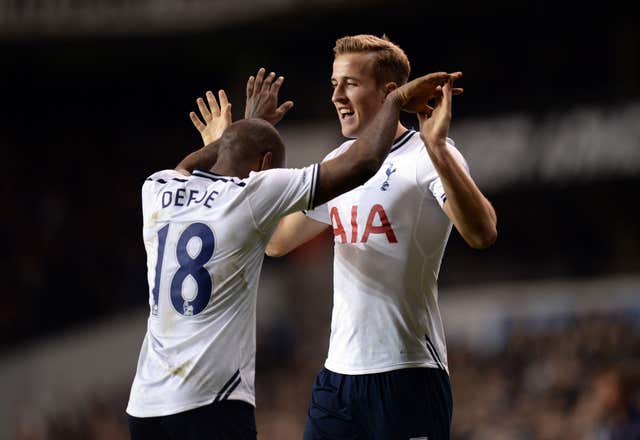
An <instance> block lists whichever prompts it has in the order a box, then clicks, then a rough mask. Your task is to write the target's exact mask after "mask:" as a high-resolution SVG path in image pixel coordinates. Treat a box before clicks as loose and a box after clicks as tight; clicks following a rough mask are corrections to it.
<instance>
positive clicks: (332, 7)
mask: <svg viewBox="0 0 640 440" xmlns="http://www.w3.org/2000/svg"><path fill="white" fill-rule="evenodd" d="M639 18H640V16H639V15H638V13H636V12H633V10H631V9H628V8H626V7H625V6H624V5H623V4H622V3H620V4H618V3H616V2H609V3H599V4H597V5H594V6H591V5H590V4H589V3H588V2H573V3H566V2H561V1H560V2H551V1H543V0H540V1H531V2H515V1H506V0H504V1H503V0H493V1H489V2H475V1H470V0H460V1H457V2H451V3H450V4H437V3H433V2H409V1H406V0H396V1H394V2H392V3H391V2H382V1H375V0H351V1H350V2H339V1H336V0H322V1H319V0H307V1H300V0H260V1H250V0H235V1H233V2H226V1H220V0H217V1H213V0H212V1H205V0H139V1H133V0H2V1H0V54H1V55H2V56H1V57H0V66H1V70H0V71H1V73H0V75H1V79H2V80H1V81H0V97H1V99H0V105H1V106H2V108H3V111H2V118H0V127H1V129H0V133H1V137H0V142H1V144H2V151H3V154H4V163H5V166H4V171H3V172H4V178H3V183H2V191H1V193H0V194H1V196H2V200H4V205H3V206H4V208H3V212H4V214H3V215H2V216H0V222H1V225H2V228H3V231H4V233H3V246H2V250H0V252H2V253H3V255H4V256H3V264H2V265H0V274H1V276H2V279H3V282H2V295H0V314H1V315H0V316H1V318H2V319H0V330H1V331H0V341H1V342H0V344H1V345H0V384H1V390H2V393H1V397H0V439H20V440H26V439H30V440H41V439H72V440H75V439H125V438H127V431H126V419H125V415H124V408H125V406H126V401H127V398H128V391H129V386H130V384H131V380H132V377H133V374H134V371H135V365H136V361H137V355H138V350H139V347H140V343H141V341H142V337H143V335H144V329H145V320H146V316H147V313H148V305H147V286H146V277H145V273H146V272H145V270H146V265H145V257H144V249H143V246H142V240H141V236H140V235H141V234H140V232H141V212H140V201H139V189H140V186H141V184H142V182H143V180H144V178H145V177H146V176H147V175H148V174H150V173H151V172H153V171H155V170H158V169H163V168H169V167H173V166H174V165H175V164H176V163H177V161H178V159H179V158H180V157H182V156H183V155H185V154H186V153H188V152H190V151H191V150H193V149H194V148H196V147H198V146H199V143H200V139H199V136H198V133H197V132H196V131H195V130H194V129H193V127H192V126H191V123H190V121H189V118H188V112H189V111H190V110H192V109H195V98H196V97H197V96H200V95H202V94H203V92H204V91H205V90H207V89H213V90H216V89H218V88H225V89H226V90H227V91H228V92H229V94H230V97H231V100H232V102H233V103H234V116H235V118H240V117H241V116H242V111H243V108H244V102H243V98H244V83H245V80H246V78H247V77H248V76H249V75H250V74H253V73H255V71H256V70H257V69H258V67H260V66H264V67H266V68H267V69H270V70H275V71H276V72H277V73H279V74H283V75H285V77H286V81H285V85H284V87H283V90H282V93H281V96H282V98H284V99H293V100H294V101H295V103H296V106H295V108H294V109H293V110H292V112H291V113H290V114H289V116H288V117H287V118H286V119H285V120H284V121H283V122H282V123H281V124H280V126H279V128H280V130H281V132H282V134H283V136H284V137H285V140H286V142H287V144H288V148H289V150H288V151H289V152H288V154H289V156H288V160H289V165H291V166H299V165H303V164H307V163H310V162H312V161H317V160H320V159H321V158H322V157H323V156H324V154H326V153H327V152H328V151H330V150H331V149H332V148H333V147H334V146H336V145H337V144H338V143H339V142H341V138H340V133H339V126H338V123H337V121H336V120H335V116H334V110H333V108H332V105H331V103H330V100H329V96H330V87H329V76H330V71H331V62H332V52H331V50H332V48H333V43H334V41H335V39H336V38H338V37H340V36H344V35H349V34H356V33H373V34H376V35H381V34H383V33H387V35H389V37H390V38H391V39H392V40H394V41H396V42H397V43H399V44H400V45H401V46H402V47H403V48H404V49H405V51H406V52H407V54H408V56H409V58H410V59H411V61H412V68H413V73H414V75H416V74H422V73H427V72H430V71H434V70H448V71H452V70H463V71H464V73H465V77H464V78H463V80H462V81H461V84H462V85H463V86H464V87H465V90H466V91H465V94H464V95H463V96H461V97H459V98H456V100H455V102H454V121H453V124H452V131H451V136H452V137H453V138H454V139H455V140H456V142H457V144H458V146H459V147H460V148H461V150H462V151H463V153H464V154H465V155H466V157H467V160H468V162H469V164H470V167H471V171H472V174H473V175H474V177H475V178H476V181H477V182H478V183H479V185H480V186H481V188H482V189H483V190H484V191H485V193H486V194H487V196H488V197H489V199H490V200H491V201H492V202H493V203H494V205H495V207H496V210H497V212H498V218H499V238H498V241H497V243H496V244H495V246H494V247H493V248H492V249H490V250H488V251H484V252H477V251H473V250H471V249H469V248H467V247H466V246H465V245H464V243H463V241H462V239H461V238H460V237H459V236H458V235H457V233H455V232H453V233H452V236H451V239H450V242H449V246H448V249H447V252H446V253H445V258H444V264H443V269H442V271H441V274H440V299H441V300H440V301H441V305H442V309H443V314H444V315H445V316H444V318H445V328H446V330H447V336H448V344H449V358H450V369H451V372H452V382H453V389H454V399H455V408H454V424H453V426H454V427H453V439H455V440H485V439H487V440H488V439H491V440H501V439H523V440H530V439H548V440H553V439H586V440H592V439H593V440H595V439H598V440H605V439H616V440H622V439H624V440H627V439H638V438H640V415H639V413H638V408H639V407H638V400H639V397H640V396H639V392H640V208H639V202H638V201H639V195H640V30H638V23H639ZM403 120H404V121H405V122H406V124H408V125H410V126H415V125H416V123H415V121H414V120H413V119H412V117H411V116H410V115H404V116H403ZM331 252H332V251H331V246H330V236H329V234H327V235H323V236H321V237H319V238H318V239H316V240H314V241H313V242H311V243H310V244H308V245H307V246H305V247H303V248H301V249H299V250H297V251H296V252H294V253H293V254H291V255H289V256H287V257H285V258H283V259H279V260H276V259H267V260H266V261H265V267H264V270H263V274H262V281H261V290H260V293H259V322H258V327H259V332H258V354H257V356H258V359H257V362H258V368H257V373H256V379H257V404H258V410H257V418H258V429H259V436H260V438H262V439H266V440H273V439H277V440H288V439H299V438H300V436H301V432H302V428H303V423H304V421H305V414H306V407H307V399H308V397H309V392H310V387H311V384H312V381H313V378H314V376H315V374H316V372H317V370H318V369H319V368H320V366H321V364H322V362H323V360H324V356H325V354H326V348H327V343H328V333H329V330H328V329H329V319H330V310H331V301H332V298H331Z"/></svg>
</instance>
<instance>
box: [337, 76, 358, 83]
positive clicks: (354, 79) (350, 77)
mask: <svg viewBox="0 0 640 440" xmlns="http://www.w3.org/2000/svg"><path fill="white" fill-rule="evenodd" d="M340 78H341V79H346V80H352V81H360V78H356V77H355V76H341V77H340ZM331 82H338V80H337V79H335V78H333V77H331Z"/></svg>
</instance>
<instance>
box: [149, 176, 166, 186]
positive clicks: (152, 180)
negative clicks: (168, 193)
mask: <svg viewBox="0 0 640 440" xmlns="http://www.w3.org/2000/svg"><path fill="white" fill-rule="evenodd" d="M146 180H149V181H151V182H158V183H162V184H163V185H164V184H165V183H167V181H166V180H164V179H155V180H154V179H152V178H151V177H147V179H146Z"/></svg>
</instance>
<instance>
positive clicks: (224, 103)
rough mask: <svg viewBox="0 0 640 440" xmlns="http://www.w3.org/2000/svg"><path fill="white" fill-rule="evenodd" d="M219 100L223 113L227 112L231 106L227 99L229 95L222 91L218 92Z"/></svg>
mask: <svg viewBox="0 0 640 440" xmlns="http://www.w3.org/2000/svg"><path fill="white" fill-rule="evenodd" d="M218 99H219V100H220V108H221V109H222V111H225V108H226V107H227V106H229V107H230V106H231V103H230V102H229V98H227V93H226V92H225V91H224V90H222V89H220V90H218Z"/></svg>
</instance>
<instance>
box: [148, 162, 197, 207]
mask: <svg viewBox="0 0 640 440" xmlns="http://www.w3.org/2000/svg"><path fill="white" fill-rule="evenodd" d="M170 180H177V181H181V182H184V181H186V180H187V176H185V175H184V174H182V173H180V172H178V171H176V170H162V171H158V172H155V173H153V174H152V175H150V176H149V177H147V178H146V179H145V181H144V183H143V184H142V205H143V208H145V207H146V206H148V205H149V204H150V203H153V201H154V200H155V199H156V197H157V196H158V194H159V193H160V192H161V191H162V190H163V189H164V185H165V184H166V183H167V182H169V181H170Z"/></svg>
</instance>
